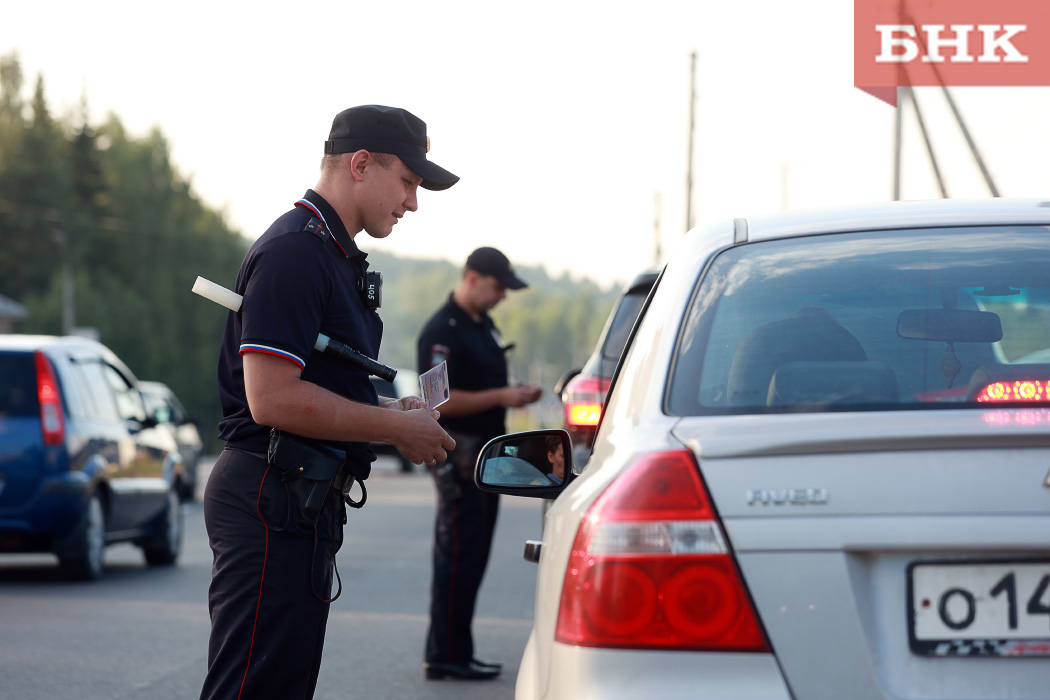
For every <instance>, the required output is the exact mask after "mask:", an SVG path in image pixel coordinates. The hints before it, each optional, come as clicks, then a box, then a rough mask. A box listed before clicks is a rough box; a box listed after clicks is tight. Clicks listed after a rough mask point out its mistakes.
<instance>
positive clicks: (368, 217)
mask: <svg viewBox="0 0 1050 700" xmlns="http://www.w3.org/2000/svg"><path fill="white" fill-rule="evenodd" d="M429 148H430V140H429V138H428V137H427V132H426V125H425V124H424V123H423V121H421V120H420V119H419V118H417V117H416V116H414V115H412V114H410V113H409V112H407V111H405V110H403V109H398V108H394V107H383V106H379V105H366V106H360V107H353V108H350V109H347V110H345V111H343V112H340V113H339V114H338V115H336V117H335V120H334V121H333V123H332V130H331V134H330V136H329V139H328V141H326V142H325V149H324V151H325V155H324V158H323V161H322V163H321V175H320V179H319V180H318V182H317V185H316V186H315V187H314V189H312V190H307V191H306V194H305V195H303V197H302V198H301V199H299V200H298V201H297V202H295V205H294V206H293V207H292V208H291V209H290V210H289V211H287V212H286V213H284V214H282V215H281V216H280V217H279V218H278V219H277V220H276V221H275V222H274V223H273V224H272V225H271V226H270V228H269V229H267V231H266V232H265V233H264V234H263V235H262V237H261V238H259V239H258V240H257V241H256V242H255V243H254V244H253V245H252V246H251V248H250V250H249V251H248V254H247V256H246V257H245V259H244V262H243V263H242V265H241V268H240V271H239V272H238V274H237V283H236V291H237V292H238V293H239V294H241V295H243V297H244V300H243V304H242V306H241V308H240V310H239V311H237V312H231V313H230V314H229V316H228V317H227V320H226V329H225V333H224V335H223V340H222V346H221V349H220V356H219V371H218V380H219V393H220V399H221V402H222V409H223V417H222V420H221V421H220V423H219V430H220V433H219V434H220V437H221V438H222V439H223V440H225V441H226V448H225V449H224V450H223V452H222V455H221V456H220V457H219V459H218V460H217V462H216V464H215V467H214V469H213V471H212V474H211V477H210V479H209V480H208V486H207V489H206V490H205V495H204V517H205V524H206V525H207V529H208V537H209V541H210V543H211V548H212V552H213V555H214V563H213V567H212V582H211V588H210V590H209V597H208V606H209V611H210V613H211V621H212V632H211V640H210V644H209V648H208V674H207V678H206V679H205V682H204V687H203V690H202V691H201V698H222V699H224V700H226V699H231V698H251V699H252V700H259V699H260V698H274V699H279V700H293V699H294V700H300V699H303V698H306V699H308V698H311V697H313V694H314V687H315V685H316V683H317V674H318V670H319V668H320V663H321V649H322V647H323V645H324V636H325V627H326V624H327V620H328V610H329V603H330V602H331V600H333V599H334V598H333V597H332V593H333V588H335V586H334V585H333V582H334V581H335V582H336V583H338V574H337V572H335V553H336V551H337V550H338V549H339V546H340V544H341V543H342V529H343V524H344V523H345V522H346V509H345V504H344V494H343V493H342V490H341V487H343V486H344V485H345V486H346V487H349V486H351V485H356V484H358V483H360V488H361V489H363V486H364V484H363V480H364V479H365V478H366V477H367V476H368V472H369V469H370V464H371V462H372V460H373V459H374V458H375V455H374V454H372V452H371V451H370V450H369V449H368V443H369V442H373V441H378V442H387V443H390V444H392V445H394V446H395V447H396V448H397V449H398V450H399V451H400V452H401V453H402V454H403V455H404V456H405V457H407V458H408V459H409V460H411V461H412V462H424V463H429V464H434V463H436V462H439V461H442V460H444V459H445V457H446V451H447V450H450V449H452V448H453V447H454V446H455V442H454V441H453V440H452V439H451V438H450V437H449V435H448V434H447V433H446V432H445V431H444V430H443V429H442V428H441V426H440V425H439V424H438V423H437V420H436V418H437V417H438V414H437V412H436V411H429V410H427V409H426V406H425V404H424V403H423V401H422V399H419V398H417V397H411V398H406V399H401V400H400V401H395V400H393V399H381V398H379V397H378V396H377V395H376V391H375V389H374V388H373V385H372V382H371V381H370V380H369V376H368V372H367V371H366V370H365V369H363V368H361V367H358V366H354V365H349V364H347V363H345V362H344V361H342V360H340V359H337V358H333V357H332V356H330V355H328V354H322V353H321V352H318V351H316V350H315V349H314V346H315V343H316V342H317V339H318V335H319V334H324V335H326V336H328V337H329V338H332V339H334V340H338V341H341V342H342V343H344V344H346V345H348V346H350V347H351V348H353V349H354V350H356V351H358V352H359V353H361V354H363V355H366V356H368V357H370V358H373V359H374V358H376V357H377V356H378V354H379V343H380V339H381V337H382V329H383V324H382V321H381V319H380V317H379V314H378V313H377V309H376V307H377V304H376V295H375V294H373V293H370V291H369V290H367V289H365V288H364V287H365V285H363V284H362V280H363V279H364V278H365V276H366V274H367V272H368V270H367V268H368V264H367V262H366V261H365V257H366V256H365V253H363V252H362V251H361V250H360V249H359V248H358V247H357V245H356V244H355V237H356V235H357V234H358V233H360V232H361V231H365V232H366V233H367V234H368V235H369V236H372V237H374V238H384V237H386V236H387V235H389V234H390V232H391V230H392V229H393V227H394V225H395V224H397V222H398V220H399V219H400V218H401V217H402V216H404V215H405V213H406V212H410V211H415V210H416V207H417V202H416V192H417V188H419V187H423V188H425V189H430V190H443V189H446V188H448V187H451V186H452V185H454V184H455V183H456V182H457V180H458V179H459V178H457V177H456V176H455V175H453V174H452V173H450V172H448V171H447V170H445V169H444V168H441V167H439V166H437V165H435V164H434V163H432V162H430V161H429V160H427V152H428V151H429ZM371 291H374V290H371ZM380 298H381V297H380ZM290 464H294V465H295V467H294V468H291V467H289V465H290ZM333 470H338V473H337V474H335V475H334V476H332V474H333ZM330 484H331V485H332V486H330ZM318 485H319V486H318ZM354 493H355V494H356V493H358V490H357V489H354ZM361 493H362V494H363V491H362V492H361ZM304 494H306V495H304ZM346 498H348V499H349V500H348V501H347V502H349V503H350V504H351V505H354V504H355V502H354V500H353V497H350V496H348V495H347V496H346ZM361 500H363V495H362V496H359V497H358V501H357V502H358V503H360V501H361ZM333 574H334V575H333ZM336 595H338V589H337V590H336Z"/></svg>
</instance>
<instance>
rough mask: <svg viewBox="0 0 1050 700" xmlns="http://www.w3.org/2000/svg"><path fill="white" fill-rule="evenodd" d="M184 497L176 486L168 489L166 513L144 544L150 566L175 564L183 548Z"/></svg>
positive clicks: (144, 551)
mask: <svg viewBox="0 0 1050 700" xmlns="http://www.w3.org/2000/svg"><path fill="white" fill-rule="evenodd" d="M182 524H183V523H182V499H181V498H179V493H178V491H177V490H176V489H175V488H172V489H171V490H169V491H168V502H167V505H166V506H165V507H164V514H163V515H162V516H161V517H160V519H159V520H157V527H156V530H154V533H153V535H152V536H151V537H150V539H148V540H146V542H144V543H143V544H142V552H143V554H145V555H146V563H147V564H149V565H150V566H164V565H169V564H174V563H175V560H176V559H178V558H179V552H180V551H181V550H182Z"/></svg>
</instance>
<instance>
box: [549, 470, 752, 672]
mask: <svg viewBox="0 0 1050 700" xmlns="http://www.w3.org/2000/svg"><path fill="white" fill-rule="evenodd" d="M555 638H556V639H557V640H558V641H559V642H563V643H565V644H574V645H579V646H591V647H621V648H632V649H638V648H641V649H647V648H648V649H651V648H663V649H684V650H694V651H695V650H705V651H716V650H718V651H724V650H732V651H769V647H768V645H767V644H766V641H765V637H764V635H763V633H762V630H761V628H760V627H759V624H758V618H757V616H756V614H755V611H754V609H753V607H752V605H751V601H750V598H749V596H748V593H747V591H746V590H745V589H744V585H743V581H742V580H741V578H740V575H739V573H738V572H737V569H736V564H735V562H734V561H733V558H732V556H731V555H730V553H729V549H728V547H727V546H726V543H725V538H724V536H723V534H722V526H721V524H720V523H719V520H718V516H717V515H716V514H715V512H714V509H713V508H712V507H711V503H710V499H709V497H708V495H707V491H706V489H705V488H704V485H703V483H702V482H701V480H700V475H699V471H698V469H697V466H696V462H695V460H694V459H693V455H692V453H691V452H689V451H687V450H677V451H672V452H657V453H652V454H648V455H644V456H643V457H642V458H641V459H640V461H639V462H638V463H637V464H635V465H634V466H633V467H632V468H631V469H630V470H629V471H628V472H626V473H624V474H623V475H622V476H621V477H620V478H619V479H617V480H616V481H615V482H613V484H612V485H610V486H609V488H608V489H607V490H606V491H605V493H603V494H602V495H601V496H599V497H598V500H597V501H595V502H594V504H593V505H592V506H591V508H590V510H588V512H587V514H586V516H585V517H584V519H583V522H582V523H581V524H580V529H579V530H578V531H577V533H576V540H575V542H574V543H573V547H572V553H571V554H570V555H569V566H568V568H567V569H566V572H565V581H564V583H563V584H562V594H561V606H560V608H559V610H558V625H557V630H556V632H555Z"/></svg>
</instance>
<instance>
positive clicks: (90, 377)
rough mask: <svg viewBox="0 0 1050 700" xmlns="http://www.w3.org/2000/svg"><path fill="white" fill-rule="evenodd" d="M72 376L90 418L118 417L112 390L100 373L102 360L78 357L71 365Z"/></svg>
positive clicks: (108, 418)
mask: <svg viewBox="0 0 1050 700" xmlns="http://www.w3.org/2000/svg"><path fill="white" fill-rule="evenodd" d="M71 367H72V370H73V371H72V376H73V377H75V381H76V382H77V384H78V387H79V391H80V396H81V398H82V399H83V404H84V408H85V410H86V411H87V413H88V415H89V416H90V417H92V418H98V419H102V420H116V419H118V418H119V413H118V412H117V404H116V401H115V399H114V398H113V391H112V389H110V386H109V382H108V381H107V380H106V377H105V375H104V374H103V373H102V367H103V365H102V361H101V360H100V359H98V358H93V359H80V358H78V359H77V360H76V361H75V362H74V363H72V365H71Z"/></svg>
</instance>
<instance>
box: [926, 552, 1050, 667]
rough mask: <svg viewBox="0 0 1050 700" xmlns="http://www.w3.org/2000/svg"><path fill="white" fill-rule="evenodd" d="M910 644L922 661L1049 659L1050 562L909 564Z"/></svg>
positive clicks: (941, 562)
mask: <svg viewBox="0 0 1050 700" xmlns="http://www.w3.org/2000/svg"><path fill="white" fill-rule="evenodd" d="M908 605H909V611H908V612H909V615H908V637H909V639H908V642H909V646H910V647H911V650H912V652H914V653H916V654H921V655H924V656H1050V560H1032V559H1023V560H1009V561H1008V560H1002V559H1000V560H994V561H991V560H989V561H938V562H913V563H912V564H911V565H910V566H909V567H908Z"/></svg>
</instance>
